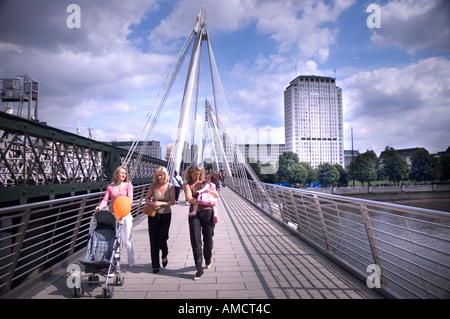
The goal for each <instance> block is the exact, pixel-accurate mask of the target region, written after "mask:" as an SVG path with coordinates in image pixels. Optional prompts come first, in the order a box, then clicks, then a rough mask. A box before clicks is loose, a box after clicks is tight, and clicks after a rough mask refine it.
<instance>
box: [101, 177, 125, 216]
mask: <svg viewBox="0 0 450 319" xmlns="http://www.w3.org/2000/svg"><path fill="white" fill-rule="evenodd" d="M124 184H125V186H124V187H123V188H122V189H121V190H120V191H116V190H115V189H114V184H109V185H108V187H106V192H105V197H103V200H102V202H101V203H100V205H99V206H100V208H101V209H103V208H105V207H106V205H108V200H109V199H110V198H111V213H113V214H114V208H113V206H114V201H115V200H116V198H117V197H119V196H128V197H129V198H130V199H131V202H133V185H132V184H131V183H124Z"/></svg>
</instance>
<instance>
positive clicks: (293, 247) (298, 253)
mask: <svg viewBox="0 0 450 319" xmlns="http://www.w3.org/2000/svg"><path fill="white" fill-rule="evenodd" d="M220 195H221V196H220V201H219V206H218V208H219V209H218V215H219V222H218V223H217V224H216V227H215V234H214V247H213V259H212V266H211V268H210V269H205V271H204V275H203V276H202V277H201V279H200V280H198V281H194V280H193V277H194V274H195V272H196V269H195V267H194V260H193V256H192V250H191V245H190V240H189V228H188V217H187V212H188V207H187V205H185V202H184V200H183V199H184V198H183V193H181V195H180V203H179V204H176V205H174V206H172V212H173V213H172V222H171V226H170V233H169V240H168V245H169V255H168V260H169V263H168V265H167V267H166V268H165V269H164V268H161V270H160V272H159V273H158V274H153V272H152V268H151V262H150V244H149V239H148V230H147V221H146V217H142V216H141V217H138V218H136V219H135V223H134V224H135V225H134V228H133V243H134V251H135V266H134V267H133V268H130V267H129V266H128V265H127V256H126V250H125V249H122V254H121V262H122V264H121V269H122V272H123V274H124V278H125V280H124V285H123V286H114V299H116V298H117V299H122V298H123V299H227V298H231V299H247V298H258V299H273V298H275V299H291V298H294V299H299V298H305V299H328V298H330V299H372V298H380V297H379V296H378V294H376V293H375V292H374V291H373V290H370V289H369V288H367V287H366V286H365V285H364V283H362V282H360V281H359V280H357V279H355V278H354V277H352V276H351V275H349V274H348V273H345V271H343V270H342V269H340V268H339V267H337V266H336V265H335V264H334V263H332V262H331V261H329V260H328V259H327V258H325V257H324V256H323V255H321V254H320V253H319V252H317V251H316V250H314V249H313V248H311V247H310V246H308V245H307V244H306V243H304V242H303V241H301V240H300V239H299V238H296V237H295V236H293V235H292V234H290V232H289V231H288V230H286V229H285V228H284V227H282V226H280V225H278V224H277V223H276V222H274V221H273V220H271V219H270V218H269V217H267V216H265V214H264V213H262V212H261V211H259V210H258V209H257V208H255V207H254V206H253V205H251V204H249V203H248V202H247V201H245V200H244V199H243V198H241V197H240V196H238V195H236V194H235V193H234V192H233V191H232V190H231V189H229V188H222V189H221V191H220ZM67 276H68V274H62V273H61V274H60V275H59V276H57V277H56V279H51V280H50V279H49V280H48V282H44V283H43V284H45V287H44V288H42V289H41V290H40V291H35V290H34V291H33V290H31V291H29V292H28V293H27V294H25V295H24V296H23V298H31V299H47V298H56V299H66V298H72V291H71V289H69V288H67V285H66V280H67ZM82 277H83V278H82V279H83V280H86V278H87V275H86V274H85V273H84V272H83V273H82ZM110 282H111V280H110ZM100 283H101V285H93V286H86V285H83V286H84V287H85V294H84V297H83V298H101V292H102V287H103V286H104V279H103V277H100Z"/></svg>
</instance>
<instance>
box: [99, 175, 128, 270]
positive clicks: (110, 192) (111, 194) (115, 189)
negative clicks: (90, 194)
mask: <svg viewBox="0 0 450 319" xmlns="http://www.w3.org/2000/svg"><path fill="white" fill-rule="evenodd" d="M119 196H128V197H129V198H130V199H131V202H133V185H132V184H131V183H130V182H128V172H127V169H126V168H125V167H123V166H119V167H117V168H116V170H115V172H114V183H111V184H109V185H108V187H107V188H106V193H105V197H103V200H102V201H101V203H100V205H98V206H97V207H96V208H95V211H99V210H102V209H103V208H105V207H106V205H108V201H109V199H111V206H110V211H111V213H113V214H114V201H115V200H116V198H117V197H119ZM120 222H121V223H122V227H121V233H120V237H121V239H122V240H121V241H122V242H123V243H124V244H125V248H126V249H127V256H128V265H129V266H130V267H133V266H134V249H133V238H132V236H131V229H132V227H133V216H131V214H128V215H127V216H125V217H124V218H122V219H121V220H120Z"/></svg>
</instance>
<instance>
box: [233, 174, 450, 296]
mask: <svg viewBox="0 0 450 319" xmlns="http://www.w3.org/2000/svg"><path fill="white" fill-rule="evenodd" d="M230 184H231V186H232V187H233V188H234V189H235V190H236V191H237V193H238V194H241V195H242V196H243V197H245V198H247V199H248V200H250V201H251V202H253V203H254V204H255V205H256V206H258V207H259V208H261V209H262V210H263V211H265V212H267V213H268V214H270V215H271V216H273V217H274V218H276V219H277V220H278V221H281V222H282V223H284V224H285V225H288V226H289V228H290V229H291V230H293V232H294V233H295V234H297V235H298V236H300V237H301V238H302V239H304V240H305V241H307V242H308V243H310V244H311V245H313V246H314V247H315V248H317V249H319V250H320V251H321V252H322V253H324V254H325V255H327V256H329V257H330V258H332V259H333V260H335V261H336V262H338V263H339V264H340V265H342V266H343V267H345V268H346V269H347V270H349V271H350V272H352V273H354V275H356V276H357V277H359V278H360V279H361V280H363V281H365V282H366V283H367V285H368V287H370V288H377V289H379V291H380V292H382V293H383V294H385V295H386V296H390V297H394V298H449V297H450V291H449V290H450V249H449V248H450V245H449V244H450V213H446V212H440V211H434V210H428V209H421V208H415V207H410V206H402V205H395V204H389V203H383V202H375V201H370V200H364V199H357V198H351V197H344V196H339V195H331V194H324V193H318V192H312V191H307V190H301V189H296V188H289V187H283V186H277V185H273V184H265V183H260V182H254V181H248V180H236V179H232V183H230Z"/></svg>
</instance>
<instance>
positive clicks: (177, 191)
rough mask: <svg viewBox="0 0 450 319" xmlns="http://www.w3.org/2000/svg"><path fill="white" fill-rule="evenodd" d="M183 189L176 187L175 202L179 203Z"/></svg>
mask: <svg viewBox="0 0 450 319" xmlns="http://www.w3.org/2000/svg"><path fill="white" fill-rule="evenodd" d="M180 191H181V187H177V186H175V201H177V202H178V198H179V197H180Z"/></svg>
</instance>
